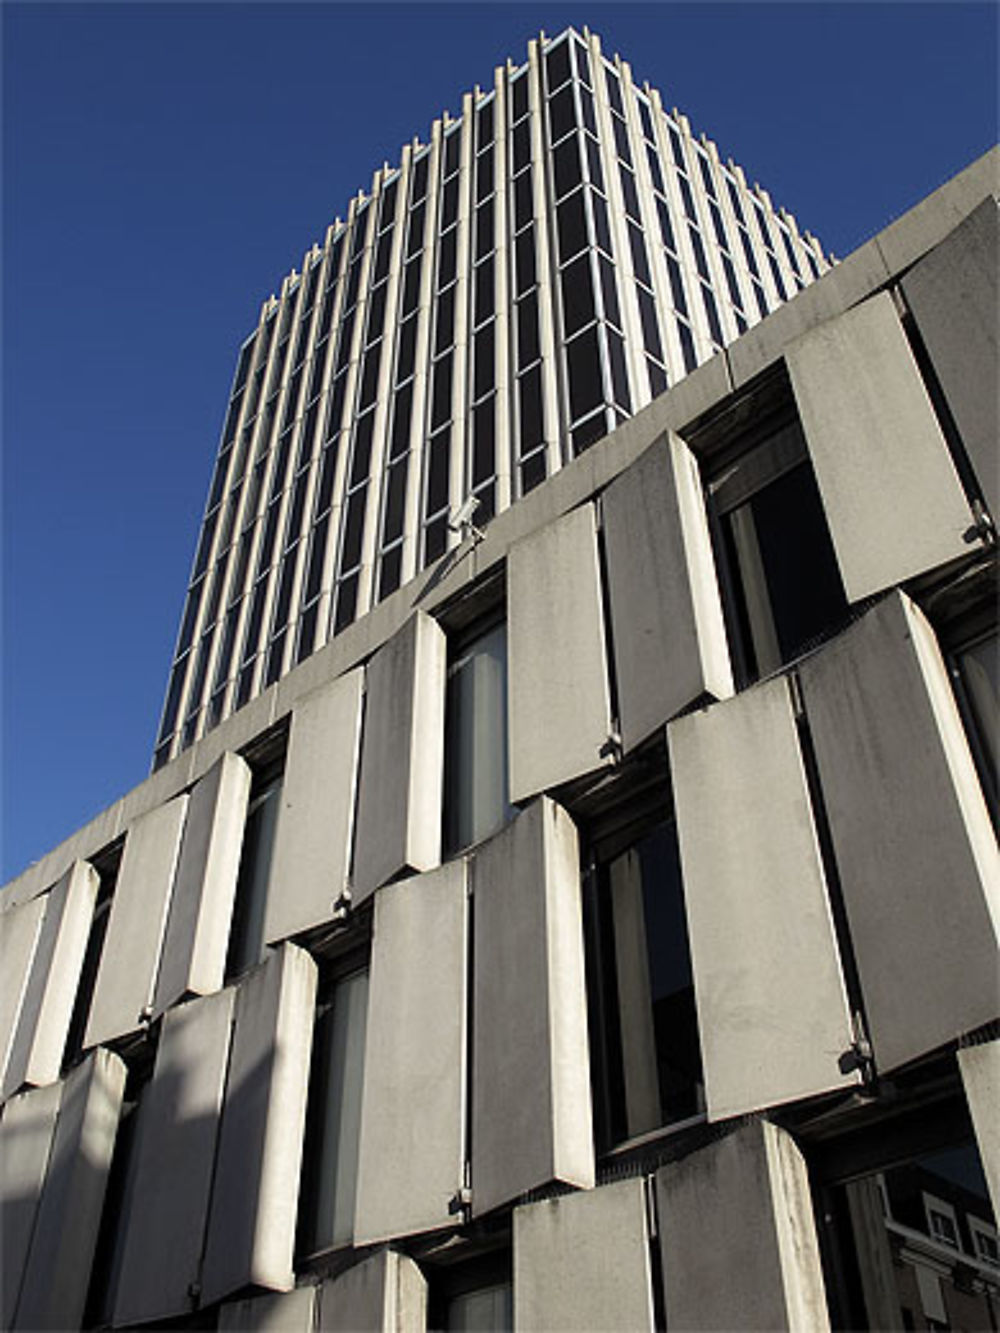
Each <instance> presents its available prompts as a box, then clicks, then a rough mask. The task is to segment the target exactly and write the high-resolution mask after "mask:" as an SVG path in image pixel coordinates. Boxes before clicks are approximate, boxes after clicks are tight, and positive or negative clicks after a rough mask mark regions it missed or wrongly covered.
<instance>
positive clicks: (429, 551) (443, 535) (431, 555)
mask: <svg viewBox="0 0 1000 1333" xmlns="http://www.w3.org/2000/svg"><path fill="white" fill-rule="evenodd" d="M447 547H448V525H447V522H446V519H445V518H444V517H441V518H439V519H436V520H435V521H434V522H433V523H428V524H427V527H426V528H425V529H424V560H425V561H426V562H427V564H430V562H431V561H432V560H436V559H437V558H438V556H441V555H444V553H445V551H446V550H447Z"/></svg>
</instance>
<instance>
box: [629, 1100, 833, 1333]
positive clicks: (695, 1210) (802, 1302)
mask: <svg viewBox="0 0 1000 1333" xmlns="http://www.w3.org/2000/svg"><path fill="white" fill-rule="evenodd" d="M655 1179H656V1197H657V1211H658V1214H659V1231H660V1253H661V1256H662V1260H663V1285H664V1299H665V1304H666V1312H667V1326H668V1328H679V1329H684V1330H688V1329H690V1330H692V1333H694V1331H695V1330H699V1331H700V1330H705V1333H708V1330H718V1333H730V1331H731V1330H732V1329H740V1330H747V1333H750V1330H756V1329H761V1330H763V1329H767V1330H773V1329H789V1330H792V1329H795V1330H802V1329H809V1330H810V1333H814V1331H816V1333H819V1330H823V1329H827V1328H829V1326H830V1323H829V1316H828V1314H827V1308H826V1294H825V1291H824V1287H823V1275H822V1272H821V1269H820V1262H819V1249H818V1245H817V1242H816V1229H815V1224H814V1222H813V1212H812V1201H811V1198H810V1193H809V1177H808V1173H807V1170H806V1165H805V1162H804V1161H803V1159H802V1155H801V1154H800V1152H799V1150H798V1148H796V1146H795V1143H794V1141H793V1139H792V1138H791V1136H790V1135H789V1134H787V1133H785V1131H784V1130H781V1129H778V1128H777V1126H775V1125H771V1124H768V1123H767V1122H766V1121H756V1122H754V1123H753V1124H749V1125H746V1126H745V1127H744V1128H742V1129H739V1130H737V1131H736V1133H735V1134H730V1135H729V1136H728V1138H725V1139H722V1140H721V1141H720V1142H718V1143H713V1144H710V1145H709V1146H708V1147H707V1148H702V1149H701V1150H700V1151H699V1152H695V1153H692V1154H691V1155H690V1156H689V1157H685V1158H684V1159H683V1160H682V1161H679V1162H674V1163H671V1164H670V1165H669V1166H665V1167H662V1168H661V1169H660V1170H659V1171H658V1172H657V1173H656V1177H655Z"/></svg>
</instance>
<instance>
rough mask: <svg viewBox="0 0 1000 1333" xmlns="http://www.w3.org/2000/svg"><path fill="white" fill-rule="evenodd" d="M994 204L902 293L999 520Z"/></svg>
mask: <svg viewBox="0 0 1000 1333" xmlns="http://www.w3.org/2000/svg"><path fill="white" fill-rule="evenodd" d="M998 253H1000V204H998V202H997V200H996V199H995V198H994V197H993V196H992V195H991V196H990V197H989V198H988V199H984V200H983V202H982V203H981V204H980V205H979V207H978V208H977V209H976V210H975V211H974V212H973V213H972V214H970V216H969V217H967V218H966V220H965V221H964V222H963V223H962V224H961V225H960V226H958V227H956V229H955V230H954V231H953V232H952V234H951V235H950V236H949V237H948V238H947V239H946V240H944V241H942V242H941V244H940V245H939V246H937V247H936V248H935V249H934V250H932V251H931V253H930V254H929V255H926V256H925V257H924V258H923V259H921V261H920V263H919V264H917V265H916V266H915V267H914V268H912V269H910V271H909V273H907V274H906V275H905V277H904V278H903V279H902V282H901V286H902V288H903V295H904V296H905V297H906V303H907V305H908V306H909V307H910V310H911V311H912V313H913V316H914V318H915V320H916V322H917V328H918V329H919V330H920V336H921V338H922V339H923V342H924V346H925V347H926V348H927V351H928V353H929V354H930V358H931V362H932V364H933V366H934V371H935V373H936V375H937V377H938V380H939V382H940V384H941V387H942V389H943V390H944V396H945V398H946V399H947V402H948V406H949V408H950V409H951V413H952V416H953V417H954V419H955V424H956V425H957V426H958V430H959V434H960V435H961V437H962V443H963V444H964V445H965V448H966V450H967V452H968V454H969V457H970V458H971V460H972V463H973V466H974V468H975V470H976V476H977V478H978V480H979V484H980V486H981V487H982V489H983V496H984V498H985V500H986V503H987V504H988V505H989V508H990V511H991V512H992V513H993V515H994V516H996V515H997V514H1000V465H998V460H997V439H998V438H1000V420H998V417H1000V358H998V343H1000V337H998V334H1000V292H998V290H997V255H998Z"/></svg>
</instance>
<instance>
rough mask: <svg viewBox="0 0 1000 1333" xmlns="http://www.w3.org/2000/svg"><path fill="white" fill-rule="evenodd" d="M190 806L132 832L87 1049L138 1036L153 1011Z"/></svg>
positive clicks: (162, 809)
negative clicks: (141, 1025)
mask: <svg viewBox="0 0 1000 1333" xmlns="http://www.w3.org/2000/svg"><path fill="white" fill-rule="evenodd" d="M187 807H188V798H187V797H186V796H179V797H177V799H176V800H173V801H168V802H167V804H166V805H161V806H159V807H158V809H156V810H150V811H149V813H148V814H145V815H142V816H140V818H139V819H137V820H136V822H135V823H134V824H133V825H132V827H131V828H130V829H129V831H128V834H127V836H126V838H125V850H124V852H123V853H122V862H121V867H120V869H119V871H118V882H117V883H116V885H115V893H114V897H113V898H112V900H111V915H110V916H109V918H108V929H107V934H106V935H105V937H104V947H103V949H102V951H101V962H100V967H99V968H98V972H97V980H96V982H95V984H94V998H93V1000H92V1001H91V1005H90V1016H89V1017H88V1019H87V1030H86V1034H85V1036H84V1043H83V1044H84V1046H97V1045H99V1044H100V1043H101V1042H108V1041H112V1040H113V1039H114V1038H115V1037H122V1036H125V1035H126V1034H127V1033H130V1032H135V1031H137V1030H138V1028H139V1026H140V1024H141V1022H142V1017H143V1014H144V1013H148V1011H149V1010H150V1007H151V1005H152V1003H153V991H154V988H155V986H156V973H157V969H158V967H159V964H160V948H161V946H162V943H163V931H164V927H165V925H166V920H167V911H168V909H169V907H170V893H171V890H172V888H173V883H174V872H175V870H176V869H177V857H178V853H179V852H180V846H181V835H182V833H183V831H184V820H185V818H186V816H187ZM126 959H127V960H128V961H127V965H124V960H126Z"/></svg>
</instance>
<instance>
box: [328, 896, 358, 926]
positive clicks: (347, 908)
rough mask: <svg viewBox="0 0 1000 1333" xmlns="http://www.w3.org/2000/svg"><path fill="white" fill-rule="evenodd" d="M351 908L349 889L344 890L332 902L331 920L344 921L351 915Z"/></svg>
mask: <svg viewBox="0 0 1000 1333" xmlns="http://www.w3.org/2000/svg"><path fill="white" fill-rule="evenodd" d="M352 907H353V903H352V901H351V891H350V889H344V891H343V892H342V893H341V894H339V895H338V897H336V898H334V900H333V910H332V912H331V916H332V919H333V920H334V921H346V920H347V919H348V918H349V917H350V915H351V910H352Z"/></svg>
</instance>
